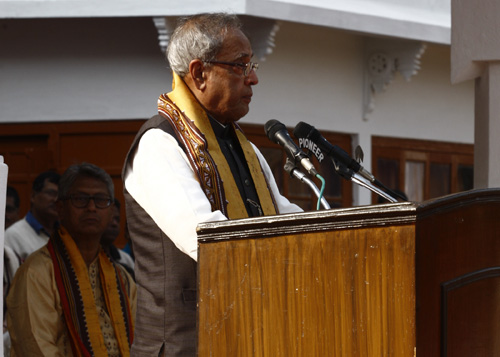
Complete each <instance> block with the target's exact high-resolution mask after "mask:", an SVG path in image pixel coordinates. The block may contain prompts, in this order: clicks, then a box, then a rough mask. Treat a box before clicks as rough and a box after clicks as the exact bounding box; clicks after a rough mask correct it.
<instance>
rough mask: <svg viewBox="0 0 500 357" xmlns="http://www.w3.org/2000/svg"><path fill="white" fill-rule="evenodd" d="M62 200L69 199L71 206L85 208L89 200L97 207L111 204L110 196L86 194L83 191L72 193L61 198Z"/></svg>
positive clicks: (105, 206)
mask: <svg viewBox="0 0 500 357" xmlns="http://www.w3.org/2000/svg"><path fill="white" fill-rule="evenodd" d="M63 200H70V201H71V203H72V204H73V206H75V207H76V208H85V207H87V206H88V205H89V202H90V200H94V205H95V206H96V207H97V208H107V207H109V206H111V203H112V202H113V201H112V199H111V197H109V196H103V195H96V196H91V195H86V194H83V193H73V194H71V195H69V196H68V197H65V198H63Z"/></svg>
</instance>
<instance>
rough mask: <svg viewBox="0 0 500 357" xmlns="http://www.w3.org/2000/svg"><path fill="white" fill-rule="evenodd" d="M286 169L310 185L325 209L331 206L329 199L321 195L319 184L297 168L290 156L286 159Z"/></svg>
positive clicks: (291, 174)
mask: <svg viewBox="0 0 500 357" xmlns="http://www.w3.org/2000/svg"><path fill="white" fill-rule="evenodd" d="M284 169H285V171H286V172H288V174H289V175H290V176H292V177H295V178H296V179H298V180H300V181H301V182H302V183H305V184H306V185H307V186H309V187H310V188H311V190H312V191H313V192H314V194H315V195H316V197H317V198H318V199H319V200H320V201H321V205H322V206H323V208H324V209H330V208H331V207H330V204H328V201H327V200H326V199H325V198H324V197H323V196H321V193H320V190H319V188H318V186H316V185H315V184H314V182H313V181H312V180H311V179H310V178H308V177H307V176H306V174H304V173H303V172H301V171H300V170H299V169H297V166H295V164H294V163H293V162H292V161H291V160H290V159H288V158H287V159H286V163H285V166H284ZM320 196H321V197H320Z"/></svg>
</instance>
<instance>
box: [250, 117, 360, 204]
mask: <svg viewBox="0 0 500 357" xmlns="http://www.w3.org/2000/svg"><path fill="white" fill-rule="evenodd" d="M240 125H241V127H242V129H243V131H244V132H245V134H246V136H247V137H248V138H249V140H250V141H252V142H253V143H254V144H255V145H256V146H257V147H258V148H259V150H260V151H261V152H262V154H263V155H264V157H265V158H266V160H267V162H268V163H269V166H270V167H271V169H272V171H273V174H274V177H275V179H276V182H277V184H278V187H279V188H280V192H281V193H282V194H283V195H284V196H286V197H287V198H288V199H289V200H290V201H292V202H294V203H296V204H297V205H299V206H300V207H301V208H302V209H304V210H305V211H311V210H315V209H316V206H317V197H316V195H315V194H314V193H313V192H312V191H311V189H310V188H309V186H307V185H306V184H304V183H302V182H300V181H299V180H297V179H295V178H292V177H291V176H290V175H288V173H286V172H285V171H284V169H283V167H284V165H285V162H286V154H285V151H284V150H283V148H282V147H281V146H279V145H278V144H275V143H273V142H272V141H270V140H269V138H268V137H267V136H266V134H265V131H264V126H263V125H254V124H240ZM289 132H290V133H291V132H292V130H289ZM321 134H322V135H323V137H324V138H325V139H326V140H328V141H329V142H330V143H332V144H335V145H338V146H339V147H341V148H342V149H344V150H345V151H347V153H349V154H351V136H350V135H348V134H338V133H331V132H325V131H321ZM290 136H291V137H292V138H293V135H292V134H290ZM304 151H306V150H304ZM311 156H312V159H311V161H312V163H313V164H314V166H315V167H316V169H317V170H318V172H319V173H320V175H321V176H322V177H323V178H324V179H325V191H324V194H323V196H324V197H325V198H326V200H327V201H328V203H329V204H330V206H331V207H332V208H335V207H351V206H352V184H351V182H350V181H346V180H344V179H342V178H341V177H340V176H339V175H338V174H337V173H336V172H335V168H334V167H333V163H332V162H331V160H328V159H325V160H323V161H322V162H321V164H320V163H319V162H318V161H317V160H316V158H315V157H314V155H311ZM301 171H302V172H304V171H305V170H303V169H302V170H301ZM304 173H305V172H304ZM310 178H311V177H310ZM313 181H314V183H315V184H316V186H318V188H321V182H320V181H319V180H318V179H316V178H315V179H313Z"/></svg>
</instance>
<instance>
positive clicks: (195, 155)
mask: <svg viewBox="0 0 500 357" xmlns="http://www.w3.org/2000/svg"><path fill="white" fill-rule="evenodd" d="M158 112H159V113H160V115H162V116H163V117H165V118H167V119H168V120H169V121H170V122H171V124H172V127H173V128H174V130H175V131H176V132H177V138H178V141H179V142H180V143H182V144H183V146H184V149H185V152H186V154H187V156H188V159H189V161H190V164H191V167H192V168H193V170H194V171H195V172H196V174H197V176H198V179H199V182H200V185H201V187H202V189H203V191H204V192H205V195H206V196H207V198H208V200H209V201H210V203H211V205H212V211H214V210H220V211H221V212H222V213H223V214H224V215H225V216H226V217H228V218H230V219H237V218H245V217H248V213H247V210H246V207H245V203H244V202H243V199H242V198H241V195H240V191H239V190H238V186H237V185H236V182H235V180H234V177H233V175H232V173H231V169H230V167H229V165H228V163H227V161H226V159H225V157H224V154H223V153H222V151H221V149H220V147H219V143H218V142H217V138H216V137H215V134H214V131H213V129H212V125H211V124H210V119H209V118H208V116H207V113H206V112H205V110H204V109H203V107H202V106H201V105H200V103H199V102H198V100H197V99H196V98H195V97H194V95H193V94H192V93H191V91H190V90H189V88H188V87H187V86H186V84H185V83H184V81H183V80H182V79H181V78H180V77H179V76H178V75H176V74H175V73H174V83H173V91H172V92H170V93H168V94H162V95H161V96H160V98H159V99H158ZM231 125H233V128H234V130H235V132H236V135H237V137H238V141H239V143H240V145H241V148H242V149H243V153H244V155H245V159H246V161H247V163H248V167H249V169H250V174H251V175H252V179H253V182H254V183H255V188H256V190H257V194H258V196H259V201H260V205H261V208H262V211H263V213H264V215H274V214H276V213H277V209H276V203H275V200H274V197H272V193H271V189H270V188H269V184H268V182H267V181H266V178H265V176H264V173H263V170H262V167H261V166H260V162H259V159H258V158H257V155H256V154H255V151H254V150H253V148H252V145H251V144H250V142H249V141H248V140H247V138H246V137H245V135H244V134H243V132H242V131H241V128H240V127H239V126H238V125H237V124H236V123H232V124H231Z"/></svg>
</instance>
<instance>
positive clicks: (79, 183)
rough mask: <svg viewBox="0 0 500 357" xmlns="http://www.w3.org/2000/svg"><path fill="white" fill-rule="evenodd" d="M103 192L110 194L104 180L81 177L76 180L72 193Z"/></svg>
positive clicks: (71, 189) (72, 186)
mask: <svg viewBox="0 0 500 357" xmlns="http://www.w3.org/2000/svg"><path fill="white" fill-rule="evenodd" d="M96 190H103V191H104V192H106V193H107V192H108V186H107V185H106V183H105V182H104V181H102V180H99V179H97V178H95V177H89V176H80V177H78V178H76V179H75V182H73V185H71V188H70V190H69V191H70V192H77V191H80V192H83V191H96Z"/></svg>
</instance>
